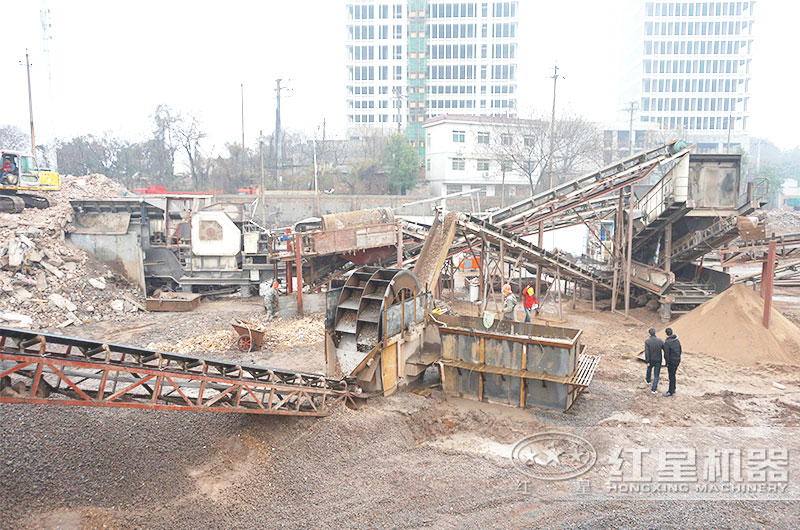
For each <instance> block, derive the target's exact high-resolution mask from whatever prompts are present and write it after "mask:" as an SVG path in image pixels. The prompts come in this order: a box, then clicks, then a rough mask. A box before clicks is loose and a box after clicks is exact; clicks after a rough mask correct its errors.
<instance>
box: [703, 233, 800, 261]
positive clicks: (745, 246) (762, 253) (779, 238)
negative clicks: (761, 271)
mask: <svg viewBox="0 0 800 530" xmlns="http://www.w3.org/2000/svg"><path fill="white" fill-rule="evenodd" d="M770 241H775V242H776V243H777V253H776V256H777V259H779V260H787V259H792V260H794V259H797V258H798V257H800V232H792V233H789V234H775V235H774V236H772V237H767V238H764V239H755V240H751V241H745V242H743V243H741V244H738V245H731V246H729V247H727V248H722V249H720V250H718V251H717V253H718V254H719V255H720V265H721V266H723V267H726V266H728V265H732V264H744V263H754V262H762V261H764V259H765V257H766V255H767V251H768V250H769V243H770Z"/></svg>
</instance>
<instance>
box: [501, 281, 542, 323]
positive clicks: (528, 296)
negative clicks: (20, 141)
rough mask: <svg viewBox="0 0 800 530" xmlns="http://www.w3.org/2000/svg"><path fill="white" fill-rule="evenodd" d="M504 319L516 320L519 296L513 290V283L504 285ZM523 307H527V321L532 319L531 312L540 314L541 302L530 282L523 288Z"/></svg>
mask: <svg viewBox="0 0 800 530" xmlns="http://www.w3.org/2000/svg"><path fill="white" fill-rule="evenodd" d="M503 296H504V298H503V319H505V320H514V319H515V317H514V310H515V309H516V307H517V297H516V295H514V293H513V292H512V291H511V284H508V283H507V284H505V285H503ZM522 307H523V308H524V309H525V322H530V321H531V312H533V313H534V314H535V315H539V302H538V301H537V300H536V294H535V293H534V290H533V287H532V286H531V285H530V284H528V285H526V286H525V289H523V290H522Z"/></svg>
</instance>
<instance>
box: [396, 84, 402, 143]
mask: <svg viewBox="0 0 800 530" xmlns="http://www.w3.org/2000/svg"><path fill="white" fill-rule="evenodd" d="M401 92H402V89H401V88H400V87H399V86H396V87H394V97H395V104H396V105H397V132H398V134H399V133H400V132H401V128H400V125H401V124H402V122H403V103H402V101H403V100H402V99H401V98H402V97H403V95H402V93H401Z"/></svg>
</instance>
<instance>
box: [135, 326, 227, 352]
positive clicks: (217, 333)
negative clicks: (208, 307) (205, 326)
mask: <svg viewBox="0 0 800 530" xmlns="http://www.w3.org/2000/svg"><path fill="white" fill-rule="evenodd" d="M235 339H236V332H235V331H234V330H233V329H232V328H230V327H229V328H215V329H211V330H208V331H206V332H204V333H201V334H199V335H196V336H194V337H186V338H185V339H180V340H179V341H178V342H176V343H174V344H173V343H171V342H151V343H150V344H148V345H147V349H148V350H158V351H168V352H173V353H181V354H183V355H196V356H198V355H202V354H203V353H209V352H222V351H228V350H230V349H231V348H233V347H234V344H235Z"/></svg>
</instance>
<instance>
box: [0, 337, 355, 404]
mask: <svg viewBox="0 0 800 530" xmlns="http://www.w3.org/2000/svg"><path fill="white" fill-rule="evenodd" d="M353 398H354V393H353V389H352V387H351V384H350V382H349V381H347V380H339V379H331V378H326V377H325V376H323V375H319V374H312V373H306V372H293V371H287V370H279V369H273V368H268V367H263V366H256V365H250V364H236V363H231V362H226V361H219V360H214V359H203V358H199V357H191V356H186V355H180V354H175V353H167V352H159V351H154V350H147V349H141V348H134V347H130V346H124V345H118V344H109V343H104V342H100V341H93V340H87V339H81V338H75V337H65V336H61V335H52V334H47V333H38V332H36V331H31V330H20V329H14V328H6V327H0V403H33V404H52V405H72V406H88V407H118V408H137V409H150V410H190V411H210V412H239V413H249V414H278V415H290V416H324V415H326V414H328V413H329V412H330V411H331V409H332V408H334V407H335V406H336V405H338V404H340V403H345V402H347V401H350V402H351V403H352V402H353ZM352 404H354V403H352Z"/></svg>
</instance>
